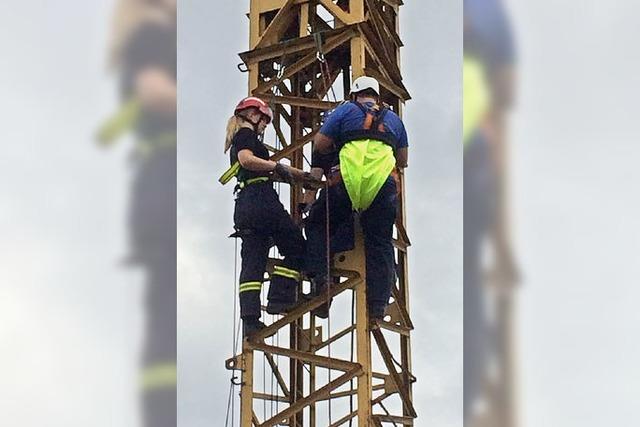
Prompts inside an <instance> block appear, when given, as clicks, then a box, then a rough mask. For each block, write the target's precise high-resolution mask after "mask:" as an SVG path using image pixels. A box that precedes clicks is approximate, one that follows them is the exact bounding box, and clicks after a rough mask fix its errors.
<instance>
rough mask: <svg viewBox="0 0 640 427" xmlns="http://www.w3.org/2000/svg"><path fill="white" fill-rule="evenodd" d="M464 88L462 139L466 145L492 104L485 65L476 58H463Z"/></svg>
mask: <svg viewBox="0 0 640 427" xmlns="http://www.w3.org/2000/svg"><path fill="white" fill-rule="evenodd" d="M462 90H463V101H462V114H463V116H462V141H463V143H464V146H465V147H466V146H467V144H468V143H469V142H470V141H471V137H472V136H473V134H474V133H475V131H476V130H477V128H478V126H479V125H480V123H481V122H482V120H483V119H484V118H485V116H486V115H487V112H488V111H489V107H490V105H491V96H490V94H489V87H488V84H487V79H486V76H485V72H484V67H483V66H482V64H481V63H480V62H479V61H478V60H476V59H473V58H469V57H465V58H464V60H463V63H462Z"/></svg>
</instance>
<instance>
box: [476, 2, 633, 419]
mask: <svg viewBox="0 0 640 427" xmlns="http://www.w3.org/2000/svg"><path fill="white" fill-rule="evenodd" d="M639 10H640V9H639V8H638V6H637V5H636V4H634V3H633V2H628V1H618V2H612V3H606V4H605V3H601V2H596V1H584V2H579V3H576V2H569V1H559V2H535V3H532V2H517V1H511V0H503V1H502V2H498V1H490V0H475V1H474V0H468V1H467V0H465V49H464V51H465V65H470V66H469V67H467V66H465V78H464V80H465V83H464V84H465V89H464V91H465V106H464V108H465V121H467V119H468V118H472V117H474V114H478V113H477V111H476V112H475V113H474V111H473V108H472V105H473V104H474V103H475V107H476V108H478V105H482V104H483V103H482V102H480V101H478V99H481V98H482V95H481V94H480V95H479V92H478V90H477V83H478V82H479V80H477V79H476V80H475V81H474V72H476V71H477V69H474V68H473V66H474V65H476V66H480V67H481V70H482V73H483V74H484V81H483V82H481V85H482V84H484V85H486V86H485V89H486V92H487V95H488V99H487V100H486V104H485V105H484V108H485V115H484V117H483V119H482V123H480V121H481V120H480V119H478V123H476V125H477V128H481V129H482V131H481V133H483V134H484V138H483V139H484V140H482V138H480V141H477V140H476V141H474V143H478V142H479V144H475V145H474V144H473V143H470V142H469V140H467V144H465V210H464V215H465V425H474V426H475V425H480V426H482V425H493V426H496V425H498V426H499V425H504V426H539V425H550V426H555V425H558V426H578V425H580V426H585V425H588V426H591V425H593V426H596V425H616V424H620V423H624V422H628V420H629V419H632V410H633V408H634V406H635V402H634V398H633V396H635V395H637V392H638V386H637V382H636V381H635V380H634V378H637V376H638V370H637V367H636V366H635V360H637V358H638V350H639V348H638V344H637V343H636V341H635V340H633V339H632V336H633V335H634V333H635V332H636V331H637V329H638V320H639V319H638V318H639V315H638V313H637V310H635V308H634V305H635V304H634V301H635V298H637V297H638V295H639V293H638V290H637V288H636V286H635V284H636V283H637V277H638V262H637V261H638V259H637V257H638V254H637V240H638V239H637V237H638V232H639V228H638V225H639V222H638V219H637V218H638V217H639V216H638V210H639V208H640V206H639V205H638V204H637V203H636V202H633V196H632V195H633V194H634V193H635V189H636V187H637V182H638V172H637V167H636V164H637V160H636V159H637V157H638V156H639V155H640V151H639V150H638V149H637V148H636V144H635V140H636V139H637V134H638V133H637V129H636V128H635V126H634V122H633V120H632V119H630V117H629V116H630V114H632V111H633V110H634V103H635V102H634V96H635V90H634V89H633V88H635V87H637V83H638V77H637V76H638V65H639V63H638V58H637V55H635V54H634V53H633V52H632V49H629V47H628V42H629V41H630V40H634V39H635V38H636V37H637V36H638V29H637V26H636V25H634V23H633V19H634V18H633V17H634V16H635V15H636V13H637V12H638V11H639ZM467 59H471V60H475V61H476V63H475V64H474V63H471V64H469V63H467V61H466V60H467ZM481 80H482V79H480V81H481ZM474 84H475V85H476V86H474ZM467 85H470V87H471V89H470V90H469V91H468V90H467ZM480 92H482V91H481V90H480ZM468 94H470V96H469V97H468V96H467V95H468ZM505 94H510V96H506V97H505V96H504V95H505ZM468 109H469V110H468ZM468 112H469V114H467V113H468ZM469 139H472V138H469ZM483 156H486V157H484V158H483ZM483 162H486V163H484V164H483ZM472 178H473V179H472ZM481 185H483V186H484V187H480V186H481ZM469 202H471V203H469ZM479 234H480V237H479ZM469 238H472V239H474V240H472V241H471V242H470V241H469ZM501 240H502V242H501ZM472 243H473V244H475V247H474V246H473V245H472ZM505 249H506V250H505ZM501 251H502V252H501ZM468 296H470V298H468ZM474 321H475V323H474ZM471 323H474V324H471ZM478 337H481V338H480V339H479V338H478ZM468 344H469V345H468Z"/></svg>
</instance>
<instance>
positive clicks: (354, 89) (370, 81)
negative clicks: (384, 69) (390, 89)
mask: <svg viewBox="0 0 640 427" xmlns="http://www.w3.org/2000/svg"><path fill="white" fill-rule="evenodd" d="M366 89H373V90H374V91H375V92H376V94H377V95H378V96H380V83H378V81H377V80H376V79H374V78H373V77H367V76H362V77H358V78H357V79H355V80H354V81H353V84H352V85H351V92H350V93H351V94H354V93H358V92H362V91H363V90H366Z"/></svg>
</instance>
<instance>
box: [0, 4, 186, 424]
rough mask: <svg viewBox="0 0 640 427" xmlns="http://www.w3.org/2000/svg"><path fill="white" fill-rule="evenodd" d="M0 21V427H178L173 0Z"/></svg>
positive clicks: (2, 13) (25, 7)
mask: <svg viewBox="0 0 640 427" xmlns="http://www.w3.org/2000/svg"><path fill="white" fill-rule="evenodd" d="M0 22H1V27H2V37H1V38H0V46H1V48H2V52H3V60H2V68H1V70H0V93H2V96H1V99H2V100H1V101H0V109H1V111H2V115H3V117H4V120H3V121H2V123H3V125H2V129H1V130H0V135H1V140H2V143H3V144H2V147H3V152H2V155H1V156H0V163H1V165H2V166H1V167H0V181H1V184H0V186H1V188H2V198H1V199H0V200H1V202H0V203H1V207H0V212H1V213H0V215H1V217H2V220H1V221H0V224H1V230H0V234H1V235H2V239H0V253H1V256H0V259H1V262H0V265H1V266H2V268H1V273H0V285H1V286H0V289H1V291H0V294H1V297H0V331H1V332H0V334H1V335H0V336H1V340H2V342H3V351H2V352H1V355H0V376H1V377H2V379H3V387H2V392H0V394H1V395H0V408H1V410H2V413H3V421H2V423H3V424H4V425H21V426H42V425H51V426H82V425H85V426H86V425H94V426H113V425H126V426H136V425H154V426H165V425H175V4H173V5H172V4H171V2H164V1H162V2H161V1H156V2H148V1H142V0H140V1H138V0H119V1H70V2H65V3H64V4H59V3H46V2H36V1H24V2H3V3H2V5H1V6H0ZM152 26H153V27H154V28H156V29H157V28H158V27H159V26H164V27H163V28H165V29H168V30H163V31H164V32H163V31H155V33H152V34H149V33H150V31H149V28H150V27H152ZM171 28H172V30H171ZM143 33H144V34H143ZM160 33H162V34H164V35H159V34H160ZM171 34H173V36H171ZM171 57H173V59H171ZM159 58H165V60H164V62H162V61H161V60H160V59H159ZM166 58H169V59H166ZM172 70H173V76H171V74H172ZM171 88H173V99H172V100H171ZM132 100H133V101H132ZM167 100H168V101H167ZM167 105H169V107H168V108H167ZM171 122H173V125H171ZM159 128H162V131H163V132H164V133H171V132H173V135H174V137H173V142H168V143H167V142H164V144H165V145H163V146H162V147H163V150H164V151H163V152H164V153H166V152H167V151H168V152H169V155H168V156H167V155H166V154H165V158H166V157H169V161H168V162H167V164H168V165H169V166H171V167H161V168H157V167H156V168H155V175H153V170H152V171H151V173H150V171H149V169H154V168H153V167H150V166H149V165H150V164H151V163H152V161H153V159H157V157H158V156H157V154H156V153H157V152H158V150H157V147H158V144H155V143H156V142H157V141H158V140H157V139H154V138H153V137H152V135H153V134H154V133H155V134H157V133H159V132H158V129H159ZM143 142H144V143H143ZM151 143H153V144H151ZM167 147H168V148H167ZM171 152H173V158H172V159H171ZM158 169H161V170H162V171H165V172H162V173H157V172H158ZM150 175H151V178H150ZM148 181H153V182H154V183H156V186H155V188H157V187H158V185H157V184H158V183H162V184H163V186H162V189H161V190H160V191H158V190H156V191H155V192H154V186H153V185H148ZM163 181H164V182H163ZM145 182H146V183H145ZM172 188H173V189H174V190H173V193H172V192H171V189H172ZM172 194H173V195H172ZM157 212H162V213H165V214H164V215H157V214H156V213H157ZM172 213H173V214H172ZM141 216H142V217H143V219H142V220H140V218H141ZM167 237H168V239H167ZM162 260H164V262H165V264H166V265H167V266H169V269H168V270H167V269H165V270H164V271H162V272H161V273H158V268H157V267H154V265H155V266H157V264H158V263H160V262H162ZM171 266H173V268H172V269H171ZM171 270H173V272H174V273H173V277H172V276H171ZM158 276H162V277H163V278H164V279H165V280H158V279H157V278H158ZM167 283H168V284H167ZM160 394H162V397H158V396H159V395H160ZM152 395H153V396H152ZM159 399H160V400H162V401H163V403H164V406H165V408H164V409H158V401H159ZM167 403H168V404H167ZM154 405H155V407H154ZM153 417H155V418H153Z"/></svg>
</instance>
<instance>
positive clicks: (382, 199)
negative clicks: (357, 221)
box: [360, 178, 398, 319]
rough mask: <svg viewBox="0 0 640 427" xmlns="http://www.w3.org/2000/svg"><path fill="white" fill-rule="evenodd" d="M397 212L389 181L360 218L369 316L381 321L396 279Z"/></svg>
mask: <svg viewBox="0 0 640 427" xmlns="http://www.w3.org/2000/svg"><path fill="white" fill-rule="evenodd" d="M397 209H398V197H397V194H396V184H395V181H394V180H393V178H389V179H388V180H387V181H386V182H385V184H384V185H383V186H382V188H381V189H380V191H379V192H378V194H377V196H376V198H375V199H374V201H373V203H372V204H371V206H370V207H369V209H367V210H366V211H364V212H363V213H362V214H361V216H360V218H361V223H362V231H363V234H364V245H365V253H366V258H367V260H366V263H367V302H368V306H369V316H370V317H371V318H376V319H382V317H383V316H384V310H385V309H386V307H387V304H388V303H389V297H390V295H391V287H392V286H393V284H394V283H395V279H396V262H395V254H394V250H393V242H392V239H393V224H394V223H395V219H396V213H397Z"/></svg>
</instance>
